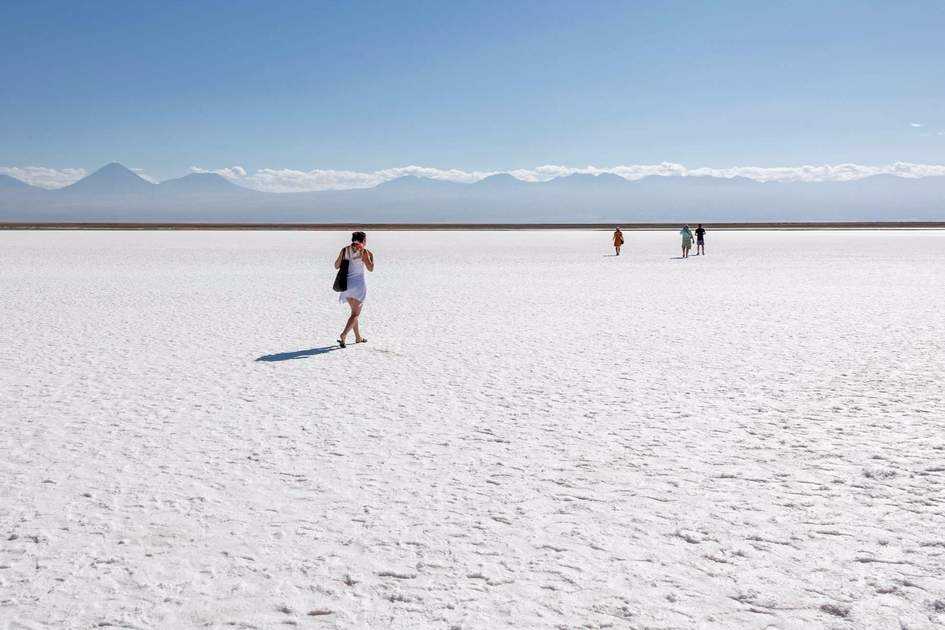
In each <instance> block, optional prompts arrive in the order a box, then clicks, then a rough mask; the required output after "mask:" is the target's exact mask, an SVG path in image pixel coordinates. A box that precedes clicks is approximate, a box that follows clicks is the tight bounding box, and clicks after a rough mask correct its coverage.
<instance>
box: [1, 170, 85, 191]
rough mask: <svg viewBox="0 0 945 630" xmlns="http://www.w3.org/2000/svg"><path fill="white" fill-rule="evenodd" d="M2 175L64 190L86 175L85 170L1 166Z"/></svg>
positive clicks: (35, 184) (43, 186) (30, 183)
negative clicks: (64, 187) (63, 188)
mask: <svg viewBox="0 0 945 630" xmlns="http://www.w3.org/2000/svg"><path fill="white" fill-rule="evenodd" d="M0 173H3V174H4V175H9V176H10V177H15V178H17V179H18V180H20V181H22V182H26V183H27V184H29V185H31V186H39V187H40V188H62V187H63V186H68V185H69V184H71V183H73V182H76V181H78V180H80V179H82V178H83V177H85V175H86V170H85V169H84V168H63V169H55V168H46V167H45V166H0Z"/></svg>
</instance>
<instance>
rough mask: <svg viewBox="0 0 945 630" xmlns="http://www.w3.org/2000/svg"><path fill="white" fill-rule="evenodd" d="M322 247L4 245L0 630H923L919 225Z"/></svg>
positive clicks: (930, 339) (926, 245)
mask: <svg viewBox="0 0 945 630" xmlns="http://www.w3.org/2000/svg"><path fill="white" fill-rule="evenodd" d="M345 236H346V235H345V234H343V233H339V232H333V233H332V232H328V233H325V232H322V233H314V232H42V233H39V232H5V233H0V287H2V291H0V307H2V326H0V347H2V353H0V413H2V432H0V627H4V628H6V627H9V628H89V627H116V628H189V627H201V628H218V627H220V628H222V627H234V626H235V627H239V628H278V627H286V626H287V625H289V626H291V625H294V626H300V627H306V628H321V627H325V628H329V627H338V628H490V629H491V628H503V627H514V628H551V627H567V628H570V627H614V628H820V627H831V628H913V629H915V628H933V627H941V624H943V623H945V483H943V481H945V232H936V231H863V232H854V231H816V232H774V231H770V232H762V231H752V232H712V231H710V233H709V235H708V239H707V242H708V254H709V255H708V256H706V257H694V258H690V259H688V260H681V259H678V258H675V257H676V256H678V255H679V253H678V236H677V235H676V234H675V233H674V232H629V233H627V245H626V246H625V248H624V255H623V256H620V257H619V258H617V257H613V256H609V255H608V254H610V253H611V250H610V248H609V239H610V235H609V233H608V232H595V231H535V232H521V231H517V232H515V231H513V232H374V233H370V234H369V246H370V247H371V248H372V249H373V250H374V251H375V255H376V259H377V269H376V271H375V273H374V274H372V275H371V276H369V278H368V287H369V288H368V301H367V302H366V304H365V308H364V315H363V331H364V334H365V336H367V338H368V340H369V342H368V343H367V344H363V345H358V346H349V347H348V348H347V349H345V350H340V349H334V348H332V347H331V346H332V344H333V341H334V339H335V338H336V336H337V333H338V332H339V330H340V328H341V325H342V323H343V320H344V318H345V311H346V309H345V308H343V307H341V306H340V305H338V304H337V302H336V301H335V297H334V294H333V293H332V291H331V289H330V286H331V281H332V278H333V273H334V272H333V269H331V261H332V259H333V257H334V255H335V254H336V252H337V251H338V249H339V248H340V247H341V246H342V245H343V244H344V240H345V238H344V237H345ZM3 622H5V623H6V625H5V626H4V625H3Z"/></svg>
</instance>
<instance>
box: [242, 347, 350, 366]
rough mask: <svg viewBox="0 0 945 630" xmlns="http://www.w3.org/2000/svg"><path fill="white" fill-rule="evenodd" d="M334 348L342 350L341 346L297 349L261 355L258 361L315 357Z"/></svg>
mask: <svg viewBox="0 0 945 630" xmlns="http://www.w3.org/2000/svg"><path fill="white" fill-rule="evenodd" d="M333 350H341V346H324V347H322V348H309V349H308V350H296V351H295V352H280V353H279V354H267V355H265V356H261V357H259V358H258V359H256V360H257V361H266V362H272V361H291V360H292V359H304V358H306V357H314V356H317V355H319V354H325V353H326V352H331V351H333Z"/></svg>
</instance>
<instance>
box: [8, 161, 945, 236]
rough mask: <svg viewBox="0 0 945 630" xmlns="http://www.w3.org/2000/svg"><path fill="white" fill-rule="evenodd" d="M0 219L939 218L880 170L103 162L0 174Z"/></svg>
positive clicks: (938, 208) (943, 184) (941, 216)
mask: <svg viewBox="0 0 945 630" xmlns="http://www.w3.org/2000/svg"><path fill="white" fill-rule="evenodd" d="M8 180H13V182H10V181H8ZM21 184H22V185H21ZM24 186H25V188H24ZM0 220H8V221H11V220H12V221H167V222H187V221H236V222H239V221H244V222H261V223H267V222H275V223H278V222H334V221H354V222H464V221H468V222H572V221H576V222H579V221H593V222H598V221H608V222H609V221H615V222H628V221H690V222H696V221H703V222H712V221H752V220H758V221H839V220H891V221H896V220H898V221H905V220H945V177H926V178H921V179H906V178H902V177H896V176H893V175H881V176H876V177H868V178H865V179H861V180H857V181H850V182H757V181H754V180H751V179H747V178H744V177H735V178H721V177H680V176H665V177H664V176H651V177H644V178H643V179H640V180H635V181H630V180H626V179H624V178H622V177H619V176H617V175H613V174H609V173H606V174H601V175H597V176H594V175H587V174H577V175H570V176H566V177H559V178H556V179H552V180H550V181H547V182H537V183H532V182H523V181H521V180H518V179H515V178H514V177H512V176H511V175H508V174H499V175H492V176H490V177H487V178H485V179H483V180H481V181H479V182H475V183H471V184H463V183H456V182H449V181H442V180H433V179H425V178H422V177H416V176H406V177H400V178H397V179H394V180H391V181H388V182H385V183H383V184H380V185H378V186H375V187H373V188H360V189H354V190H329V191H321V192H303V193H282V194H278V193H264V192H260V191H256V190H249V189H247V188H243V187H241V186H238V185H236V184H234V183H233V182H230V181H228V180H226V179H225V178H223V177H221V176H219V175H216V174H213V173H193V174H190V175H186V176H184V177H181V178H178V179H172V180H168V181H165V182H162V183H160V184H152V183H151V182H149V181H147V180H145V179H143V178H141V177H139V176H138V175H136V174H135V173H134V172H132V171H131V170H129V169H127V168H125V167H124V166H122V165H121V164H117V163H113V164H109V165H107V166H104V167H102V168H101V169H99V170H98V171H96V172H94V173H92V174H91V175H89V176H88V177H85V178H84V179H81V180H79V181H78V182H76V183H74V184H72V185H71V186H67V187H66V188H62V189H59V190H51V191H49V190H44V189H39V188H34V187H30V186H26V185H25V184H23V182H19V180H14V179H13V178H10V177H7V178H3V176H0Z"/></svg>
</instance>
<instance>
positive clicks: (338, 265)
mask: <svg viewBox="0 0 945 630" xmlns="http://www.w3.org/2000/svg"><path fill="white" fill-rule="evenodd" d="M344 258H345V250H344V249H342V250H341V251H340V252H338V258H336V259H335V269H341V261H342V260H344Z"/></svg>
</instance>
